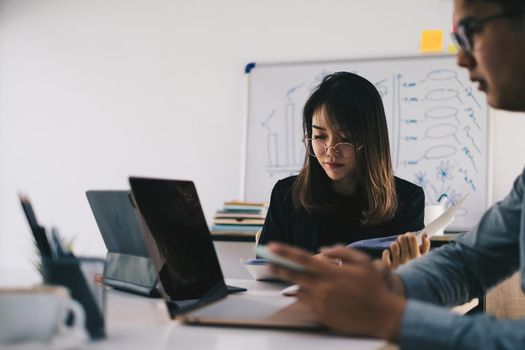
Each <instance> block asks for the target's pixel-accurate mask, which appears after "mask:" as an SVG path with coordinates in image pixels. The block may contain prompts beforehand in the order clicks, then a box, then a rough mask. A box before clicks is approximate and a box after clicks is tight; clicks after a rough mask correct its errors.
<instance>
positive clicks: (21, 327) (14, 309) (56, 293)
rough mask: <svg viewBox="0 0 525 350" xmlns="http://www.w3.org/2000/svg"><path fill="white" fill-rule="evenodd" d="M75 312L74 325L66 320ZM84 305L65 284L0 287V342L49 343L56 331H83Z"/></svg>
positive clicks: (63, 332)
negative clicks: (74, 297) (74, 298)
mask: <svg viewBox="0 0 525 350" xmlns="http://www.w3.org/2000/svg"><path fill="white" fill-rule="evenodd" d="M70 312H71V313H72V314H73V321H72V324H71V325H67V323H66V321H67V319H68V315H69V314H70ZM84 324H85V314H84V310H83V308H82V306H81V305H80V304H79V303H78V302H77V301H75V300H73V299H72V298H71V297H70V296H69V292H68V290H67V289H66V288H64V287H59V286H35V287H30V288H0V325H1V326H0V344H1V343H17V342H49V341H50V340H51V339H53V337H54V336H56V335H57V334H69V333H73V332H77V333H78V334H82V335H83V334H84V333H85V330H84Z"/></svg>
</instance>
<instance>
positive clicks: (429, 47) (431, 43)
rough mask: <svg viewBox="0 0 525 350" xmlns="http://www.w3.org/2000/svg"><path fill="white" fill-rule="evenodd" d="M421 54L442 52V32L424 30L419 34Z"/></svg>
mask: <svg viewBox="0 0 525 350" xmlns="http://www.w3.org/2000/svg"><path fill="white" fill-rule="evenodd" d="M420 51H421V52H442V51H443V31H442V30H424V31H422V32H421V47H420Z"/></svg>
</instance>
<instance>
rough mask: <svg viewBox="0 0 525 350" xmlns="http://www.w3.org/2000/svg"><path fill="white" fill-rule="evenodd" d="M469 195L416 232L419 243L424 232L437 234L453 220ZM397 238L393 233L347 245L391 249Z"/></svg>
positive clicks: (359, 247)
mask: <svg viewBox="0 0 525 350" xmlns="http://www.w3.org/2000/svg"><path fill="white" fill-rule="evenodd" d="M467 197H468V193H467V194H466V195H464V196H463V197H462V198H461V199H460V200H459V201H457V202H456V204H454V205H453V206H451V207H450V208H448V209H447V210H445V212H444V213H443V214H441V215H440V216H439V217H438V218H436V219H435V220H434V221H432V222H431V223H429V224H428V225H427V226H425V228H423V229H422V230H420V231H417V232H414V233H415V234H416V239H417V243H418V244H421V240H422V236H423V234H424V233H426V234H427V237H428V238H430V237H432V236H433V235H434V234H436V232H438V231H439V230H441V229H442V228H445V227H446V226H447V225H449V224H450V223H451V222H452V220H454V215H455V214H456V212H457V211H458V209H459V208H461V206H462V205H463V202H464V201H465V199H467ZM397 238H398V236H397V235H393V236H387V237H380V238H371V239H363V240H360V241H357V242H353V243H350V244H349V245H348V246H347V247H350V248H358V249H365V250H383V249H389V248H390V244H392V242H394V241H395V240H397Z"/></svg>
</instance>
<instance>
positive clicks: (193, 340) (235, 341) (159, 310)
mask: <svg viewBox="0 0 525 350" xmlns="http://www.w3.org/2000/svg"><path fill="white" fill-rule="evenodd" d="M1 272H2V273H0V286H7V285H9V286H15V285H18V286H20V285H29V284H33V283H38V282H39V276H38V274H37V273H35V272H30V271H23V270H20V271H12V270H11V271H9V273H5V272H6V271H5V270H4V271H1ZM227 282H228V284H231V285H236V286H241V287H245V288H248V290H249V291H254V292H257V291H278V290H281V289H282V288H283V285H280V284H274V283H267V282H257V281H253V280H232V279H229V280H227ZM283 298H284V297H283ZM106 327H107V334H108V337H107V338H106V339H104V340H100V341H90V342H88V343H86V344H82V345H81V346H80V347H79V349H95V350H97V349H98V350H104V349H108V350H110V349H111V350H119V349H125V350H134V349H137V350H138V349H141V350H142V349H147V350H157V349H158V350H163V349H166V350H168V349H169V350H173V349H190V350H191V349H214V350H236V349H250V350H280V349H286V350H289V349H301V350H308V349H312V350H319V349H330V350H338V349H341V350H342V349H344V350H349V349H364V350H366V349H388V348H390V347H391V345H389V344H388V343H386V342H384V341H380V340H373V339H359V338H352V337H343V336H339V335H336V334H332V333H328V332H326V333H316V332H303V331H288V330H276V329H256V328H233V327H211V326H189V325H184V324H181V323H180V322H178V321H173V320H171V319H170V318H169V316H168V313H167V310H166V306H165V304H164V302H163V301H162V300H161V299H151V298H146V297H140V296H136V295H132V294H128V293H124V292H119V291H116V290H108V291H107V295H106ZM0 347H1V348H2V349H5V350H7V349H9V350H11V349H12V350H18V349H25V347H24V346H22V347H20V346H12V347H11V346H5V345H1V346H0ZM29 348H30V349H37V348H39V349H47V347H45V346H43V347H41V348H40V347H34V346H32V347H29ZM394 348H395V347H394Z"/></svg>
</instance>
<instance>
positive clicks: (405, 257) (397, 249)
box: [382, 232, 430, 269]
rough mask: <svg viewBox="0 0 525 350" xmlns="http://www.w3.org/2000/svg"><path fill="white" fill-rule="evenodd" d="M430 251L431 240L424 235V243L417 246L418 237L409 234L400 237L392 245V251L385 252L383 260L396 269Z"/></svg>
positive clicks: (386, 250)
mask: <svg viewBox="0 0 525 350" xmlns="http://www.w3.org/2000/svg"><path fill="white" fill-rule="evenodd" d="M429 250H430V239H429V238H428V237H427V235H426V234H423V238H422V243H421V245H420V246H419V245H418V244H417V240H416V235H415V234H414V233H412V232H407V233H405V234H403V235H399V237H398V238H397V240H396V241H395V242H393V243H392V244H391V245H390V249H385V250H383V256H382V260H383V262H384V263H385V264H387V265H389V266H390V267H391V268H393V269H395V268H397V267H398V266H399V265H402V264H404V263H406V262H407V261H409V260H412V259H415V258H417V257H419V256H421V255H423V254H426V253H428V251H429Z"/></svg>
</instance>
